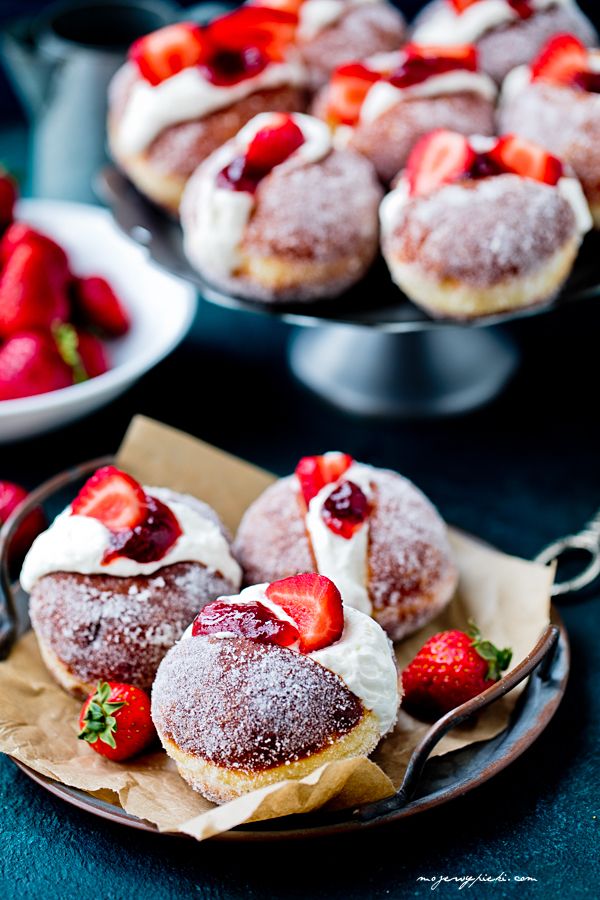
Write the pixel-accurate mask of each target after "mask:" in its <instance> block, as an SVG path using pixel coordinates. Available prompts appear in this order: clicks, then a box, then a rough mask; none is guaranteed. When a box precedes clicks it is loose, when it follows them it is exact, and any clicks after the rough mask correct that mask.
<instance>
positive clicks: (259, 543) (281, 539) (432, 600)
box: [234, 467, 457, 640]
mask: <svg viewBox="0 0 600 900" xmlns="http://www.w3.org/2000/svg"><path fill="white" fill-rule="evenodd" d="M372 485H373V491H374V502H373V508H372V511H371V515H370V517H369V548H368V579H369V581H368V587H369V596H370V600H371V603H372V605H373V615H374V617H375V619H376V620H377V621H378V622H379V623H380V624H381V625H382V626H383V627H384V628H385V630H386V631H387V632H388V634H389V635H390V636H391V637H392V639H393V640H400V639H401V638H403V637H404V636H405V635H407V634H410V633H411V632H412V631H414V630H416V629H417V628H419V627H420V626H421V625H423V624H424V623H425V622H427V621H429V619H431V618H433V617H434V616H435V615H436V614H437V613H438V612H440V611H441V610H442V609H443V608H444V606H445V605H446V604H447V603H448V601H449V600H450V599H451V597H452V595H453V593H454V590H455V587H456V581H457V572H456V567H455V566H454V563H453V561H452V555H451V552H450V548H449V545H448V539H447V536H446V528H445V525H444V522H443V520H442V519H441V517H440V516H439V514H438V512H437V511H436V509H435V507H434V506H433V505H432V504H431V503H430V502H429V501H428V500H427V498H426V497H425V496H424V494H423V493H422V492H421V491H419V490H418V488H416V487H415V485H414V484H412V483H411V482H410V481H408V479H406V478H403V477H402V476H401V475H398V474H397V473H396V472H390V471H388V470H385V469H378V468H375V467H373V471H372ZM234 550H235V553H236V556H237V558H238V559H239V560H240V562H241V564H242V566H243V569H244V574H245V577H246V579H247V580H248V581H252V582H263V581H269V582H271V581H276V580H277V579H278V578H285V577H287V576H289V575H295V574H297V573H298V572H306V571H315V562H314V559H312V558H311V546H310V542H309V539H308V534H307V532H306V530H305V522H304V514H303V508H302V505H301V498H300V497H299V493H298V482H297V479H296V477H295V476H290V477H288V478H282V479H280V480H279V481H277V482H275V484H273V485H271V487H269V488H267V490H266V491H265V492H264V493H263V494H262V495H261V496H260V497H259V498H258V499H257V500H255V501H254V503H253V504H252V505H251V506H250V507H249V509H248V510H247V511H246V513H245V515H244V517H243V519H242V522H241V524H240V527H239V529H238V533H237V536H236V539H235V542H234Z"/></svg>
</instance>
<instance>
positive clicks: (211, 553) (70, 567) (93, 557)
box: [20, 487, 242, 592]
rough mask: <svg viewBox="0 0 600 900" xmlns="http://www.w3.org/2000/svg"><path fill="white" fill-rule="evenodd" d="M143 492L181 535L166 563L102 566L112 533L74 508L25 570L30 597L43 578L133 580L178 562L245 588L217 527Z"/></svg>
mask: <svg viewBox="0 0 600 900" xmlns="http://www.w3.org/2000/svg"><path fill="white" fill-rule="evenodd" d="M144 491H145V492H146V493H147V494H149V495H150V496H152V497H156V498H157V499H158V500H160V501H161V502H162V503H164V504H165V506H168V507H169V509H170V510H171V512H172V513H173V515H174V516H175V518H176V519H177V521H178V522H179V527H180V528H181V531H182V533H181V535H180V536H179V537H178V538H177V540H176V541H175V543H174V544H173V546H172V547H171V548H170V549H169V550H168V551H167V553H165V555H164V556H163V557H162V558H161V559H158V560H155V561H153V562H148V563H140V562H137V561H136V560H134V559H129V558H128V557H125V556H119V557H116V558H115V559H113V560H111V561H110V562H109V563H106V564H105V563H103V562H102V560H103V559H104V556H105V554H106V553H107V551H109V550H110V549H111V532H110V531H109V530H108V528H106V526H105V525H103V524H102V522H100V521H99V520H98V519H92V518H91V517H90V516H76V515H71V507H70V506H68V507H67V508H66V509H65V510H63V512H61V513H60V514H59V515H58V516H57V517H56V519H55V520H54V522H53V523H52V525H51V526H50V528H48V529H47V530H46V531H44V532H42V534H40V535H39V536H38V537H37V538H36V539H35V541H34V542H33V544H32V545H31V548H30V550H29V553H28V554H27V556H26V557H25V561H24V563H23V568H22V570H21V579H20V580H21V586H22V587H23V588H24V590H26V591H28V592H30V591H31V589H32V588H33V586H34V584H35V583H36V582H37V581H38V580H39V579H40V578H42V577H43V576H44V575H48V574H50V573H51V572H78V573H79V574H81V575H92V574H94V575H116V576H119V577H123V578H130V577H134V576H136V575H152V574H153V573H154V572H157V571H158V570H159V569H162V568H164V567H165V566H170V565H173V564H174V563H179V562H199V563H202V565H204V566H206V567H207V568H208V569H212V570H213V571H215V572H220V573H221V575H223V576H224V577H225V578H227V579H228V580H229V581H231V583H232V584H233V585H235V586H236V587H237V586H238V585H239V584H240V583H241V580H242V571H241V569H240V567H239V565H238V564H237V562H236V561H235V560H234V558H233V556H232V555H231V552H230V549H229V544H228V542H227V540H226V538H225V536H224V535H223V534H222V532H221V530H220V529H219V527H218V525H217V524H216V523H215V522H213V521H212V520H211V519H209V518H207V517H206V516H203V515H202V514H201V513H200V512H198V511H197V510H196V509H194V508H193V507H192V506H190V505H188V504H186V503H185V502H183V500H179V499H178V498H177V495H173V493H172V492H171V491H169V490H166V489H164V488H157V487H144Z"/></svg>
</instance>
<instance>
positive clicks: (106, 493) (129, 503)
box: [71, 466, 147, 531]
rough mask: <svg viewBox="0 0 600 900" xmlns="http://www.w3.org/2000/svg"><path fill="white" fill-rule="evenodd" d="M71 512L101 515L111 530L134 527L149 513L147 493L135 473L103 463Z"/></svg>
mask: <svg viewBox="0 0 600 900" xmlns="http://www.w3.org/2000/svg"><path fill="white" fill-rule="evenodd" d="M71 512H72V514H73V515H75V516H89V517H90V518H92V519H98V520H99V521H100V522H102V523H103V524H104V525H106V527H107V528H108V529H110V530H111V531H123V530H125V529H133V528H135V527H136V526H137V525H140V524H141V523H142V522H143V521H144V519H145V517H146V512H147V504H146V495H145V493H144V489H143V488H142V486H141V484H138V482H137V481H136V480H135V479H134V478H132V477H131V475H127V473H126V472H122V471H121V470H120V469H117V467H116V466H103V467H102V468H101V469H98V471H97V472H95V473H94V474H93V475H92V477H91V478H89V479H88V480H87V481H86V483H85V484H84V486H83V487H82V488H81V490H80V491H79V493H78V494H77V496H76V497H75V499H74V500H73V503H72V504H71Z"/></svg>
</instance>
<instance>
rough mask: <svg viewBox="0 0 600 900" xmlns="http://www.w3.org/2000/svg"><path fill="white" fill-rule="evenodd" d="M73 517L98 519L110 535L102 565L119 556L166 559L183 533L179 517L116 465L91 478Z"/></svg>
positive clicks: (77, 499)
mask: <svg viewBox="0 0 600 900" xmlns="http://www.w3.org/2000/svg"><path fill="white" fill-rule="evenodd" d="M71 515H74V516H87V517H89V518H91V519H97V520H98V521H99V522H102V524H103V525H104V526H105V528H107V529H108V531H109V532H110V544H109V548H108V550H107V551H106V553H105V554H104V558H103V560H102V562H103V563H104V564H108V563H109V562H111V561H112V560H113V559H116V558H117V557H119V556H126V557H127V558H128V559H134V560H135V561H136V562H140V563H149V562H155V561H156V560H159V559H162V558H163V557H164V556H165V554H166V553H167V552H168V551H169V550H170V548H171V547H172V546H173V544H174V543H175V541H176V540H177V538H179V537H180V536H181V534H182V531H181V527H180V525H179V522H178V521H177V519H176V517H175V515H174V514H173V513H172V512H171V510H170V509H169V507H168V506H166V505H165V504H164V503H161V501H160V500H158V499H157V498H156V497H151V496H149V495H148V494H146V493H145V491H144V489H143V487H142V486H141V484H139V482H137V481H136V480H135V478H132V477H131V475H128V474H127V472H122V471H121V469H117V467H116V466H103V467H102V468H101V469H98V470H97V472H95V473H94V474H93V475H92V476H91V478H88V480H87V481H86V483H85V484H84V485H83V487H82V488H81V490H80V491H79V493H78V494H77V496H76V497H75V499H74V500H73V503H72V504H71Z"/></svg>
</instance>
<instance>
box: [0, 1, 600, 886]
mask: <svg viewBox="0 0 600 900" xmlns="http://www.w3.org/2000/svg"><path fill="white" fill-rule="evenodd" d="M13 5H14V4H13ZM3 137H4V140H3V141H0V149H2V151H3V152H5V151H6V150H7V148H8V147H9V143H10V148H12V152H13V155H16V156H18V155H20V152H21V151H20V147H21V144H20V143H19V141H18V138H19V137H20V134H19V132H17V133H16V139H17V141H16V143H15V140H12V142H9V143H7V141H6V133H5V135H3ZM15 148H18V149H15ZM291 333H292V332H291V329H289V328H288V327H286V326H283V325H280V324H279V323H277V322H276V321H270V320H269V321H267V320H266V319H264V318H262V317H260V316H258V315H251V314H247V313H234V312H228V311H226V310H221V309H217V308H215V307H212V306H209V305H208V304H205V303H201V304H200V306H199V309H198V314H197V317H196V321H195V323H194V326H193V328H192V331H191V332H190V335H189V336H188V338H187V339H186V340H185V341H184V343H183V344H182V345H181V346H180V347H179V348H178V350H177V351H176V352H175V353H174V354H173V355H172V356H171V357H170V358H169V359H168V360H166V361H165V362H163V363H162V364H161V365H159V366H158V367H157V368H156V369H155V370H154V371H152V372H151V373H149V374H148V375H147V376H146V377H145V378H143V379H142V380H141V381H140V382H139V383H138V384H137V385H136V386H135V387H134V388H133V389H132V390H130V391H129V393H128V394H126V395H125V396H124V397H123V398H121V399H119V400H118V401H116V402H114V403H113V404H112V405H111V406H109V407H108V408H106V409H104V410H103V411H101V412H99V413H97V414H95V415H93V416H91V417H89V418H87V419H85V420H83V421H81V422H79V423H77V424H75V425H73V426H71V427H68V428H64V429H62V430H60V431H57V432H55V433H53V434H49V435H46V436H43V437H40V438H35V439H33V440H30V441H26V442H22V443H18V444H13V445H9V446H3V445H0V477H2V478H9V479H14V480H16V481H20V482H22V483H23V484H25V485H27V486H30V487H33V486H34V485H36V484H38V483H39V482H40V481H42V480H43V479H44V478H46V477H47V476H49V475H51V474H52V473H54V472H56V471H58V470H60V469H63V468H65V467H66V466H68V465H69V464H71V463H75V462H78V461H81V460H84V459H87V458H91V457H93V456H98V455H100V454H102V453H105V452H110V451H113V450H115V449H116V448H117V446H118V444H119V442H120V440H121V437H122V435H123V433H124V431H125V429H126V427H127V424H128V422H129V421H130V419H131V417H132V415H134V414H135V413H145V414H147V415H150V416H153V417H155V418H157V419H160V420H162V421H164V422H167V423H169V424H172V425H175V426H177V427H179V428H182V429H185V430H186V431H189V432H190V433H192V434H195V435H198V436H199V437H202V438H203V439H204V440H207V441H209V442H212V443H214V444H216V445H217V446H219V447H222V448H224V449H226V450H229V451H231V452H233V453H236V454H238V455H240V456H242V457H244V458H246V459H248V460H251V461H252V462H255V463H257V464H259V465H261V466H264V467H266V468H268V469H271V470H273V471H274V472H277V473H280V474H283V473H287V472H289V471H290V470H291V469H292V468H293V466H294V465H295V462H296V461H297V459H298V457H299V456H300V455H302V454H305V453H313V452H319V451H322V450H326V449H329V448H331V447H335V448H340V449H344V450H347V451H349V452H350V453H352V454H353V455H354V456H356V457H357V458H359V459H363V460H365V461H369V462H371V463H374V464H376V465H381V464H382V465H387V466H391V467H393V468H396V469H398V470H400V471H401V472H403V473H404V474H405V475H407V476H408V477H410V478H412V479H413V480H414V481H415V482H416V483H417V484H418V485H419V486H420V487H421V488H423V490H425V491H426V493H428V494H429V496H430V497H431V498H432V499H433V500H434V502H435V503H436V504H437V505H438V506H439V508H440V510H441V512H442V514H443V515H444V516H445V517H446V519H447V520H449V521H450V522H452V523H454V524H456V525H458V526H461V527H462V528H465V529H467V530H469V531H471V532H473V533H475V534H477V535H480V536H481V537H482V538H485V539H487V540H488V541H491V542H492V543H494V544H496V545H497V546H498V547H499V548H501V549H502V550H505V551H508V552H511V553H515V554H519V555H521V556H523V557H527V558H531V557H532V556H534V555H535V553H536V552H537V551H538V550H539V549H540V548H541V547H542V546H544V544H546V543H548V542H549V541H550V540H552V539H554V538H555V537H558V536H560V535H563V534H566V533H570V532H572V531H574V530H579V529H580V528H581V526H582V525H583V523H584V522H585V521H586V520H587V519H588V518H589V517H590V516H591V515H592V514H593V513H594V512H595V510H596V509H597V507H598V506H599V505H600V460H599V440H598V438H599V427H598V396H599V391H598V382H599V374H598V373H599V368H600V366H599V351H598V334H599V333H600V301H596V303H588V304H585V305H580V306H577V307H573V308H568V309H563V310H560V311H558V312H555V313H552V314H551V315H548V316H542V317H539V318H534V319H531V320H526V321H523V322H521V323H519V324H518V326H517V327H515V328H514V329H513V334H514V335H515V337H516V338H517V340H518V341H519V343H520V345H521V347H522V349H523V355H524V361H523V364H522V366H521V368H520V370H519V372H518V374H517V376H516V378H515V379H514V381H513V382H512V384H511V385H510V386H509V388H508V390H507V391H506V392H505V393H504V395H503V396H502V397H500V398H499V399H498V400H497V401H496V402H495V403H493V404H492V405H491V406H488V407H487V408H486V409H485V410H482V411H479V412H477V413H473V414H471V415H468V416H464V417H461V418H454V419H446V420H438V421H431V422H415V423H407V422H401V423H392V422H379V421H378V422H372V421H369V420H364V419H356V418H351V417H349V416H347V415H344V414H342V413H340V412H338V411H336V410H334V409H331V408H329V407H328V406H326V405H325V404H323V403H322V402H321V401H319V400H317V399H316V398H314V397H313V396H311V395H309V394H308V393H307V392H306V391H305V390H304V389H303V388H302V387H301V386H299V385H298V384H297V383H295V382H294V380H293V378H292V376H291V375H290V374H289V371H288V369H287V363H286V347H287V342H288V340H289V337H290V335H291ZM560 609H561V614H562V615H563V617H564V619H565V622H566V625H567V628H568V631H569V636H570V640H571V643H572V651H573V663H572V672H571V678H570V682H569V686H568V689H567V695H566V697H565V700H564V701H563V703H562V705H561V707H560V709H559V711H558V713H557V715H556V717H555V718H554V720H553V721H552V723H551V724H550V726H549V727H548V728H547V730H546V731H545V732H544V734H543V735H542V736H541V737H540V738H539V740H538V741H537V742H536V743H535V744H534V746H533V747H531V748H530V749H529V750H528V751H527V752H526V753H525V754H524V755H523V756H522V757H521V758H520V759H519V760H518V761H517V762H515V763H514V764H513V765H512V766H510V767H509V768H508V769H507V770H506V771H504V772H503V773H501V774H500V775H498V776H497V777H496V778H494V779H493V780H492V781H491V782H489V783H488V784H486V785H483V786H482V787H480V788H478V789H477V790H476V791H474V792H472V793H471V794H469V795H468V796H466V797H465V798H463V799H461V800H458V801H455V802H454V803H452V804H450V805H447V806H446V807H442V808H439V809H438V810H434V811H432V812H429V813H426V814H423V815H420V816H418V817H416V818H414V819H412V820H408V821H407V822H406V823H404V824H401V825H399V826H394V827H389V828H387V829H385V830H379V831H374V832H371V833H369V834H366V835H361V836H359V837H352V838H346V839H343V840H339V839H335V840H334V839H329V840H322V841H320V842H312V843H306V844H290V845H289V846H288V845H277V846H275V845H264V846H260V845H257V844H253V845H246V846H241V845H235V846H234V845H226V844H218V843H215V842H214V841H212V842H206V843H204V844H196V843H194V842H191V841H184V840H177V839H171V838H166V837H156V836H153V835H145V834H139V833H136V832H132V831H131V830H125V829H123V828H121V827H119V826H116V825H111V824H108V823H105V822H103V821H101V820H99V819H96V818H94V817H92V816H91V815H89V814H86V813H84V812H79V811H77V810H75V809H73V808H71V807H70V806H68V805H66V804H64V803H62V802H61V801H59V800H58V799H55V798H53V797H52V796H50V795H49V794H47V793H46V792H45V791H43V790H42V789H41V788H39V787H37V786H36V785H34V784H33V783H32V782H30V781H29V780H28V779H27V778H26V777H25V776H24V775H23V774H21V773H20V772H19V771H18V770H17V769H16V767H15V766H14V764H13V763H12V762H11V761H10V760H9V759H7V758H6V757H4V756H0V897H2V898H3V900H4V898H6V900H12V898H19V900H22V898H29V897H31V898H35V900H37V898H42V897H43V898H45V900H71V898H78V900H79V898H81V897H87V896H89V897H92V896H93V897H97V898H102V900H123V898H137V897H140V898H142V897H144V898H154V897H157V898H158V897H160V898H179V897H196V896H197V897H202V898H206V900H220V898H226V900H237V898H244V900H254V898H263V897H264V898H289V900H291V898H316V897H318V896H322V897H332V898H334V897H335V898H344V900H347V898H354V897H356V898H387V897H392V898H393V897H424V896H428V895H429V891H430V889H431V885H430V883H429V882H419V881H418V880H417V879H418V878H419V876H425V877H428V878H430V877H435V876H437V877H439V876H444V875H445V876H464V875H474V876H476V875H481V876H482V877H485V876H487V877H491V878H496V879H498V880H497V881H495V882H494V883H488V884H485V883H478V884H477V885H476V886H475V887H473V888H465V890H466V891H467V892H471V893H470V894H469V895H473V896H477V897H495V898H502V897H513V896H516V897H521V896H522V897H530V896H536V897H543V898H554V897H557V898H558V897H561V898H562V897H598V896H600V866H599V863H598V837H597V825H598V820H597V818H596V817H597V814H598V809H597V801H598V794H599V790H598V789H599V786H600V779H599V765H598V760H599V754H598V747H599V746H600V699H599V692H598V689H597V684H598V682H599V681H600V651H599V643H600V640H599V636H598V621H599V612H600V589H598V588H596V589H591V590H588V591H587V593H586V594H584V595H583V596H579V597H578V598H577V599H574V600H571V601H570V602H564V603H563V604H561V607H560ZM567 735H568V737H567ZM515 876H528V877H529V878H531V879H535V880H534V881H531V880H530V881H525V882H517V881H516V880H515ZM457 890H458V887H457V885H456V884H441V885H440V887H439V888H437V894H438V895H455V894H456V891H457Z"/></svg>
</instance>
